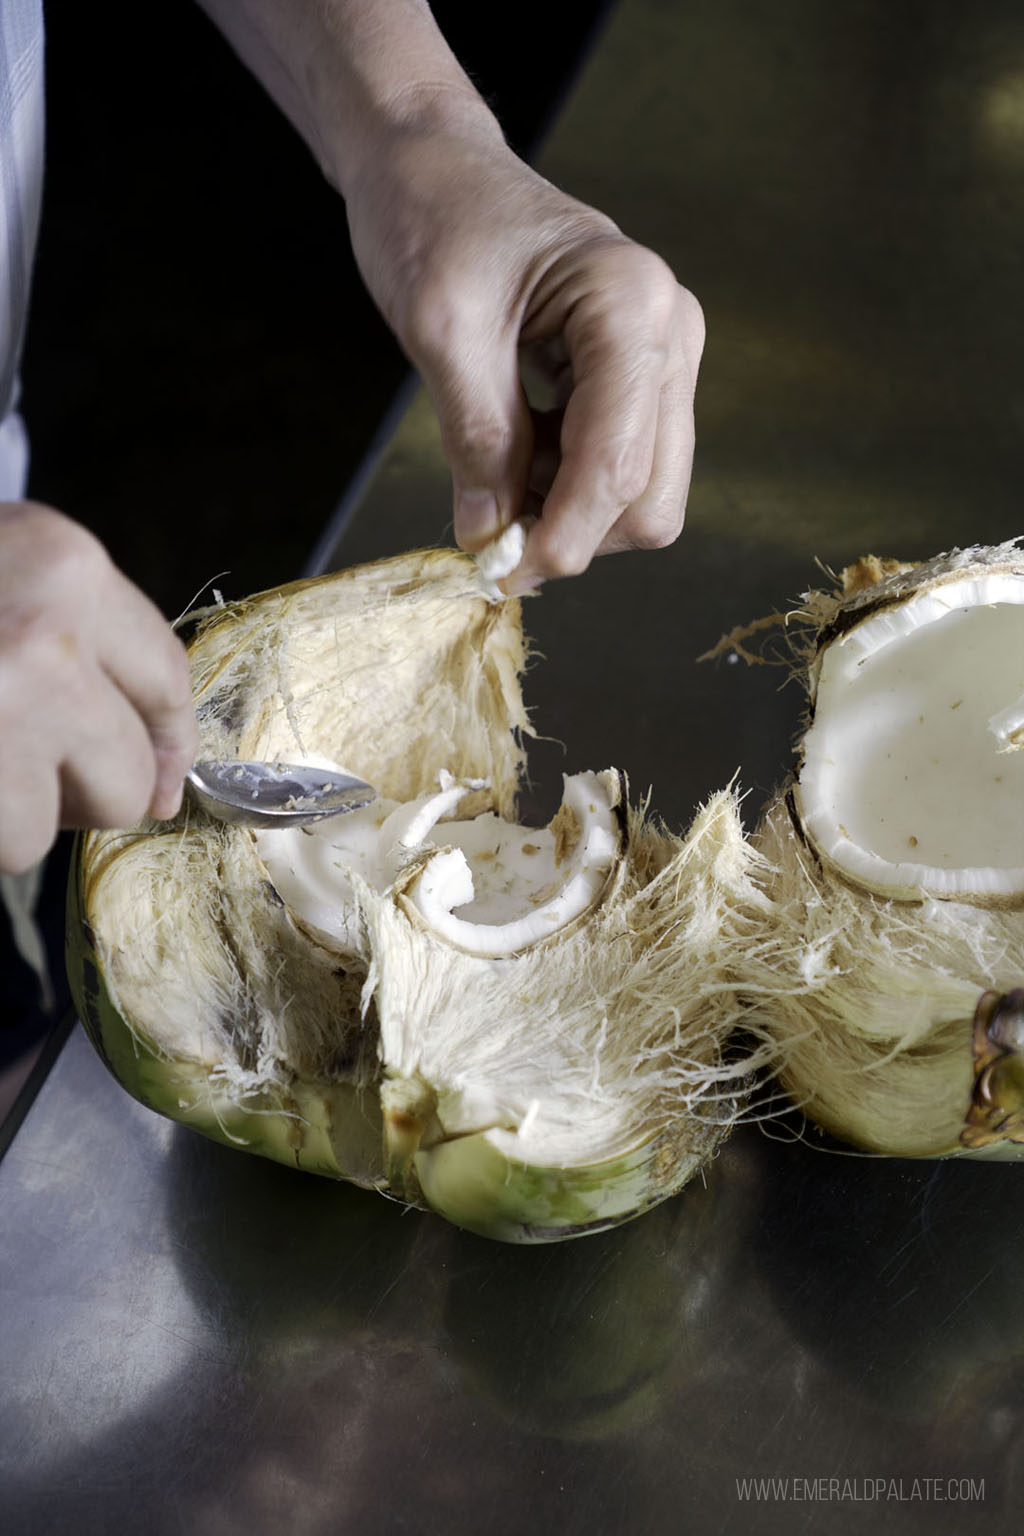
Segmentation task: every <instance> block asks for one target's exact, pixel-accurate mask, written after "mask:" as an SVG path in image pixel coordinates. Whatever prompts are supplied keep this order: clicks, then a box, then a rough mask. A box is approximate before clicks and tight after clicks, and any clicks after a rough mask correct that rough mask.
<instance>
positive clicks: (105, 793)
mask: <svg viewBox="0 0 1024 1536" xmlns="http://www.w3.org/2000/svg"><path fill="white" fill-rule="evenodd" d="M61 747H62V755H61V759H60V768H59V782H60V795H61V808H60V824H61V826H63V827H127V826H131V825H133V824H134V823H135V822H137V821H139V820H140V819H141V818H142V817H143V816H145V815H146V813H147V811H148V809H149V806H150V804H151V802H152V799H153V791H154V787H155V784H156V752H155V749H154V747H153V743H152V740H151V737H150V734H149V731H148V729H147V727H146V725H145V723H144V722H143V720H142V718H141V716H140V715H139V714H138V713H137V711H136V710H135V708H134V707H133V706H132V704H130V703H129V701H128V699H127V698H126V696H125V695H124V694H123V693H122V692H121V691H120V689H119V688H117V687H116V685H115V684H114V683H112V682H111V680H110V679H109V678H108V677H106V676H105V675H104V674H103V673H102V672H99V671H98V670H96V671H94V672H93V673H92V674H91V675H89V676H85V677H84V679H83V688H82V693H81V697H80V704H79V707H78V709H77V710H76V711H75V713H74V715H73V716H72V717H70V718H68V716H65V720H64V723H63V727H62V732H61Z"/></svg>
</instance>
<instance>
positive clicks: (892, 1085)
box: [740, 542, 1024, 1157]
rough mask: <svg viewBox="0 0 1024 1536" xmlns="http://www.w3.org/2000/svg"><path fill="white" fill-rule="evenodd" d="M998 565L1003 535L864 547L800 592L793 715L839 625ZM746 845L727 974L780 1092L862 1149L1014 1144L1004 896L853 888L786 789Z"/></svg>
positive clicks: (1012, 1011)
mask: <svg viewBox="0 0 1024 1536" xmlns="http://www.w3.org/2000/svg"><path fill="white" fill-rule="evenodd" d="M1000 571H1011V572H1014V573H1021V572H1024V557H1022V555H1021V552H1020V550H1019V548H1018V547H1017V544H1016V542H1014V543H1011V544H1006V545H1000V546H998V547H995V548H991V549H970V550H964V551H959V550H956V551H953V552H952V553H950V554H946V555H941V556H938V557H936V558H935V559H934V560H930V561H928V562H926V563H924V564H920V565H909V564H906V563H903V562H895V561H893V562H881V561H877V560H875V559H874V557H871V559H869V560H867V561H861V562H858V564H857V566H856V567H854V568H851V570H850V571H848V572H844V574H843V578H842V580H841V582H840V585H839V590H838V591H837V592H835V593H831V594H829V593H811V594H808V595H807V596H806V598H805V600H804V603H803V605H802V607H801V609H800V612H799V615H798V616H797V620H796V627H797V629H798V631H799V629H800V625H801V622H802V623H803V625H804V626H805V628H804V633H805V635H806V625H807V624H808V622H810V621H813V623H814V626H815V631H814V637H813V641H812V642H811V643H809V644H808V643H807V642H806V640H805V641H804V642H803V644H804V661H805V670H804V680H805V685H806V688H807V692H808V705H809V715H810V716H811V717H813V712H814V706H815V695H816V687H817V681H818V676H819V673H820V661H821V657H822V656H823V655H824V654H825V652H826V650H827V648H828V647H829V646H830V645H831V644H833V643H835V642H837V641H838V640H840V639H841V638H842V637H843V636H844V635H847V634H848V633H849V631H850V629H851V628H852V627H853V626H854V625H855V624H858V623H860V622H861V621H862V620H863V619H864V618H866V617H868V616H870V615H872V614H875V613H877V612H879V611H880V610H881V609H882V608H885V607H889V606H892V605H895V604H899V603H904V602H906V601H908V599H911V598H913V596H914V595H915V594H916V593H918V592H921V591H922V590H924V589H926V588H934V587H936V586H942V585H943V584H946V583H949V582H952V581H958V580H961V579H963V578H964V577H965V576H966V577H970V576H973V575H990V574H992V573H994V572H1000ZM872 578H874V579H872ZM798 760H799V745H798ZM797 772H799V767H798V769H797ZM753 841H754V844H755V846H756V848H757V850H758V852H759V853H760V854H761V855H762V856H763V858H764V860H765V867H766V869H767V871H768V873H767V875H766V876H765V883H764V892H765V895H766V897H767V898H768V900H769V902H770V908H771V917H770V920H769V921H768V922H767V923H766V924H765V927H764V931H763V938H762V942H761V943H759V944H758V945H756V946H754V947H753V948H752V949H751V951H750V952H749V953H748V954H747V955H746V956H745V957H744V958H743V962H742V964H743V973H742V977H741V979H740V985H741V989H742V991H743V992H744V994H745V995H746V996H747V998H748V999H749V1001H750V1005H751V1017H752V1019H753V1020H755V1021H756V1023H757V1025H758V1027H759V1028H761V1029H763V1030H764V1031H765V1032H766V1033H767V1034H768V1035H769V1036H770V1038H771V1039H773V1040H774V1041H775V1042H776V1043H777V1044H778V1046H779V1048H780V1061H779V1066H778V1076H779V1081H780V1082H781V1084H782V1086H783V1087H784V1089H785V1090H786V1092H787V1093H788V1094H789V1095H790V1097H791V1098H792V1100H793V1101H794V1102H795V1103H796V1104H797V1105H798V1106H799V1107H800V1108H801V1109H802V1110H803V1111H804V1112H805V1113H806V1114H807V1115H808V1117H809V1118H810V1119H811V1120H813V1121H814V1122H816V1123H817V1124H818V1125H819V1126H821V1127H822V1128H823V1129H825V1130H827V1131H829V1132H831V1133H832V1134H834V1135H835V1136H837V1137H839V1138H840V1139H842V1140H844V1141H847V1142H850V1143H852V1144H853V1145H855V1146H858V1147H863V1148H865V1149H868V1150H870V1151H874V1152H880V1153H889V1154H895V1155H901V1156H936V1155H947V1154H952V1153H967V1152H973V1153H977V1154H984V1155H988V1156H997V1157H1014V1156H1020V1155H1024V1112H1022V1111H1024V1072H1022V1070H1021V1054H1020V1047H1021V1046H1024V1030H1022V1026H1021V1007H1020V997H1021V994H1020V993H1019V992H1018V991H1017V989H1019V988H1020V987H1021V985H1022V983H1024V911H1022V910H1021V908H1020V905H1019V904H1014V903H1010V902H1008V903H1003V904H1001V905H998V906H997V905H990V906H987V907H986V906H984V905H983V904H981V903H978V902H971V903H968V902H966V901H957V900H948V899H946V900H942V899H937V898H933V897H930V896H928V895H926V894H925V895H919V896H918V898H917V899H908V900H899V899H892V898H891V897H887V896H885V895H882V894H879V893H877V892H874V891H871V890H869V889H867V888H865V887H864V886H862V885H859V884H858V883H857V881H856V880H854V879H853V878H852V877H850V876H848V875H846V874H844V873H843V872H842V871H840V870H838V869H837V868H835V867H834V866H832V865H830V863H829V862H828V861H827V860H825V859H823V858H822V857H821V856H820V854H819V852H818V851H817V850H816V849H815V847H814V846H813V845H812V844H811V842H810V841H809V839H808V837H807V835H806V833H805V831H804V828H803V826H802V824H801V820H800V814H799V803H798V799H797V797H796V796H794V794H793V793H792V788H791V786H788V785H787V786H784V787H783V789H782V790H780V792H779V793H778V794H777V796H776V797H775V799H774V800H773V802H772V803H771V805H770V806H769V808H768V810H767V812H766V813H765V815H764V817H763V820H762V822H761V824H760V826H759V827H758V829H757V831H756V833H755V836H754V839H753ZM1015 999H1016V1001H1015Z"/></svg>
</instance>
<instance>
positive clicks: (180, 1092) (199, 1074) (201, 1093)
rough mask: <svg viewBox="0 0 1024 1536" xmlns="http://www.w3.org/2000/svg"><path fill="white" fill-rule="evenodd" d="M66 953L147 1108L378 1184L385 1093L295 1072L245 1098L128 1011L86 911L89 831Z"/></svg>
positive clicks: (82, 995)
mask: <svg viewBox="0 0 1024 1536" xmlns="http://www.w3.org/2000/svg"><path fill="white" fill-rule="evenodd" d="M66 963H67V973H68V982H69V985H70V988H71V995H72V998H73V1000H74V1003H75V1007H76V1009H77V1010H78V1016H79V1018H80V1019H81V1022H82V1027H83V1029H84V1030H85V1033H86V1035H87V1036H88V1038H89V1039H90V1041H91V1042H92V1044H93V1046H94V1047H95V1049H96V1051H97V1053H98V1055H99V1057H100V1059H101V1060H102V1061H103V1063H104V1065H105V1066H106V1067H107V1069H108V1070H109V1071H110V1072H111V1074H112V1075H113V1076H114V1077H115V1078H116V1079H117V1081H118V1082H119V1083H120V1084H121V1086H122V1087H123V1088H125V1089H126V1090H127V1092H128V1093H130V1094H131V1095H132V1097H133V1098H135V1099H138V1101H139V1102H140V1103H141V1104H145V1105H146V1107H147V1108H149V1109H152V1110H155V1111H156V1113H157V1114H160V1115H164V1116H166V1117H167V1118H168V1119H170V1120H176V1121H178V1122H179V1123H180V1124H182V1125H187V1126H190V1127H191V1128H192V1129H193V1130H196V1131H199V1132H201V1134H202V1135H204V1136H208V1137H210V1138H211V1139H212V1140H214V1141H220V1142H223V1143H224V1144H225V1145H226V1146H233V1147H244V1148H245V1150H246V1151H247V1152H255V1153H258V1154H259V1155H260V1156H261V1157H269V1158H272V1159H273V1160H274V1161H275V1162H278V1163H284V1164H285V1165H286V1166H287V1167H290V1168H298V1169H301V1170H303V1171H305V1172H307V1173H318V1174H324V1175H326V1176H327V1177H329V1178H334V1179H347V1180H350V1181H352V1182H353V1183H356V1184H361V1185H365V1186H369V1187H375V1186H376V1185H377V1184H378V1183H379V1182H380V1180H379V1179H377V1178H375V1177H373V1175H372V1173H370V1172H369V1170H371V1169H373V1168H374V1166H375V1165H378V1164H379V1162H380V1150H379V1149H380V1139H381V1120H380V1113H379V1109H378V1106H377V1102H376V1098H375V1096H374V1095H373V1094H371V1093H367V1092H365V1091H360V1090H359V1089H357V1088H356V1087H354V1086H353V1085H352V1084H349V1083H321V1084H312V1083H303V1082H300V1081H297V1082H295V1083H294V1084H292V1085H291V1087H290V1088H289V1091H288V1092H287V1093H284V1092H278V1093H274V1092H272V1091H271V1090H269V1089H264V1090H263V1091H262V1092H261V1093H260V1094H259V1095H253V1096H250V1097H249V1098H248V1099H247V1101H246V1102H245V1103H244V1104H242V1103H239V1102H238V1100H237V1099H235V1098H233V1097H232V1096H231V1095H230V1093H229V1092H228V1090H227V1087H226V1086H225V1087H223V1088H219V1087H216V1086H215V1085H214V1084H213V1083H212V1081H211V1078H210V1070H209V1068H208V1067H207V1066H206V1065H205V1064H204V1063H203V1062H199V1061H193V1060H190V1059H188V1058H185V1057H175V1056H169V1055H165V1054H163V1053H161V1052H158V1051H157V1050H156V1048H155V1047H154V1046H153V1045H152V1043H151V1042H150V1041H148V1040H147V1039H146V1037H145V1036H144V1035H143V1034H142V1033H140V1031H139V1030H137V1029H132V1028H130V1026H129V1025H128V1024H127V1023H126V1022H125V1020H124V1019H123V1018H122V1016H121V1014H120V1012H119V1011H118V1008H117V1006H116V1004H115V1003H114V1001H113V999H112V998H111V996H110V993H109V991H108V990H107V986H106V983H105V981H104V976H103V967H102V966H101V964H100V963H99V959H98V957H97V954H96V948H95V943H94V940H93V936H92V931H91V929H90V927H89V924H88V921H87V919H86V916H85V903H84V896H83V889H82V862H81V839H80V838H79V839H78V842H77V843H76V847H75V850H74V854H73V861H72V872H71V878H70V880H69V882H68V902H67V943H66Z"/></svg>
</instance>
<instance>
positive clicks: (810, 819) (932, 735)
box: [796, 572, 1024, 899]
mask: <svg viewBox="0 0 1024 1536" xmlns="http://www.w3.org/2000/svg"><path fill="white" fill-rule="evenodd" d="M1022 727H1024V577H1022V576H1020V575H1017V574H1015V573H1007V572H1002V573H993V574H987V575H984V576H981V577H976V578H973V579H963V580H958V581H953V582H947V583H945V584H939V585H936V586H933V587H931V588H926V589H925V590H924V591H923V592H921V593H920V594H919V595H917V596H915V597H913V598H911V599H910V600H908V601H905V602H903V603H899V604H894V605H892V606H891V607H888V608H885V609H883V610H882V611H880V612H878V613H876V614H873V615H871V616H870V617H868V618H866V619H864V620H862V621H861V623H860V624H858V625H857V626H856V627H855V628H853V629H852V630H850V631H849V632H848V633H847V634H845V635H843V636H841V637H840V638H838V639H837V640H835V641H833V642H832V643H831V644H830V645H829V646H828V647H827V648H826V649H825V650H824V652H823V654H822V658H821V662H820V671H819V676H818V685H817V693H816V701H815V715H814V721H813V724H812V725H811V727H810V729H809V731H808V733H807V735H806V737H805V738H804V760H803V765H802V768H801V772H800V776H799V783H798V786H797V791H796V801H797V808H798V810H799V813H800V815H801V818H802V821H803V824H804V828H805V830H806V832H807V834H808V836H809V837H810V839H811V841H812V842H813V843H814V844H815V846H817V847H818V849H819V850H820V851H821V852H822V853H823V854H824V855H825V856H826V857H828V858H829V859H831V860H832V862H833V863H835V864H837V865H838V866H839V867H840V868H841V869H842V870H843V871H844V872H845V873H846V874H847V875H849V876H850V877H852V878H853V879H855V880H856V881H858V882H859V883H862V884H865V885H867V886H869V887H871V888H872V889H876V890H882V891H885V892H887V893H890V894H896V893H902V894H908V895H913V894H918V893H920V892H927V893H930V894H933V895H939V896H974V897H979V898H983V899H984V898H992V899H1005V898H1006V897H1008V896H1017V895H1020V894H1024V818H1022V817H1021V815H1020V806H1021V803H1022V797H1024V753H1021V752H1020V751H1019V750H1017V749H1018V748H1019V747H1020V745H1021V737H1022V734H1024V730H1022Z"/></svg>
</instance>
